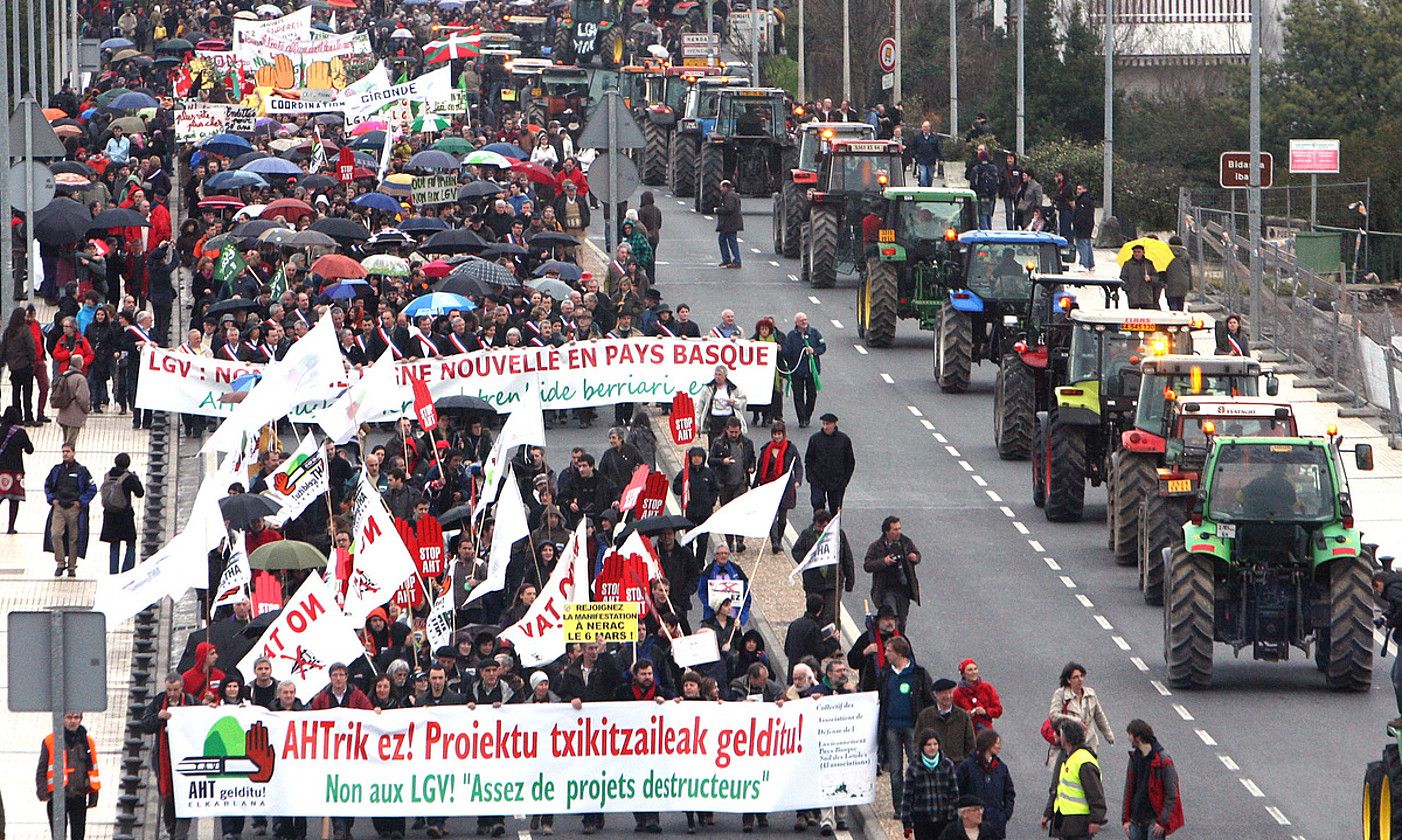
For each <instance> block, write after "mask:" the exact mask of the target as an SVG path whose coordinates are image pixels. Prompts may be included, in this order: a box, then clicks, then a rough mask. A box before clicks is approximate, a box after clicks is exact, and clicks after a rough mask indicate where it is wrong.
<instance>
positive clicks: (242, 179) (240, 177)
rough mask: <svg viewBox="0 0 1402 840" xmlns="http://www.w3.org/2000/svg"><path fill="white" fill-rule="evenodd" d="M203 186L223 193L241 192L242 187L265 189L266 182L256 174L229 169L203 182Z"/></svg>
mask: <svg viewBox="0 0 1402 840" xmlns="http://www.w3.org/2000/svg"><path fill="white" fill-rule="evenodd" d="M204 183H205V186H207V187H209V188H210V189H212V190H218V191H220V192H223V191H224V190H241V189H243V188H244V187H266V186H267V185H268V182H267V181H265V180H263V176H262V175H259V174H258V173H257V172H247V171H244V170H239V169H229V170H225V171H224V172H220V173H218V174H216V175H213V176H211V177H210V178H209V180H207V181H205V182H204Z"/></svg>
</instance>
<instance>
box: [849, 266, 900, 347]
mask: <svg viewBox="0 0 1402 840" xmlns="http://www.w3.org/2000/svg"><path fill="white" fill-rule="evenodd" d="M899 285H900V274H899V273H898V271H897V269H896V266H895V265H893V264H891V263H888V262H882V261H880V260H867V273H866V278H865V279H864V280H863V281H862V287H861V288H862V292H863V294H862V295H861V297H862V299H861V300H859V301H858V302H857V308H858V309H859V310H861V312H862V314H864V315H865V316H866V318H865V323H863V319H862V318H860V317H859V318H858V319H857V323H858V324H859V325H860V326H861V327H863V328H864V330H865V332H866V343H867V346H868V347H890V346H891V345H892V344H894V343H895V341H896V319H897V317H898V314H897V312H896V306H897V298H898V297H899V295H900V289H899V288H898V287H899Z"/></svg>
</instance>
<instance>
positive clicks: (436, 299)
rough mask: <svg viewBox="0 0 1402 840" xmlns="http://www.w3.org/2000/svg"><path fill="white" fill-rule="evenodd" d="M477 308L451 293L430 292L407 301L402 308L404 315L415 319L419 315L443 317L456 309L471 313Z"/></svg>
mask: <svg viewBox="0 0 1402 840" xmlns="http://www.w3.org/2000/svg"><path fill="white" fill-rule="evenodd" d="M476 308H477V304H475V303H473V302H472V301H470V300H468V299H467V298H465V297H463V296H462V295H455V294H453V293H452V292H430V293H429V294H426V295H423V296H421V297H416V298H414V299H413V300H411V301H409V305H408V306H406V307H404V314H405V315H408V316H409V317H410V318H417V317H419V316H420V315H443V314H446V313H448V312H451V311H452V310H454V309H456V310H458V311H460V312H471V311H472V310H474V309H476Z"/></svg>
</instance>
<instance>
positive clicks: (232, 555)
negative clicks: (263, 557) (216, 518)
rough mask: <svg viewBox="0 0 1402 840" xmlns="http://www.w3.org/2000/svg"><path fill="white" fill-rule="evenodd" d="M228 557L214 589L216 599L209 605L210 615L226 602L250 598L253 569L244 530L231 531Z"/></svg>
mask: <svg viewBox="0 0 1402 840" xmlns="http://www.w3.org/2000/svg"><path fill="white" fill-rule="evenodd" d="M227 552H228V558H227V559H226V560H225V562H224V574H222V575H220V576H219V586H218V587H217V588H216V589H215V590H214V599H213V600H212V601H211V603H210V605H209V615H210V617H211V618H213V617H214V611H215V610H217V609H219V608H220V607H222V606H224V605H225V604H237V603H240V602H242V601H247V600H248V587H249V585H250V584H252V583H253V569H251V568H250V567H249V565H248V551H247V549H246V547H245V544H244V541H243V532H242V531H230V532H229V545H228V548H227Z"/></svg>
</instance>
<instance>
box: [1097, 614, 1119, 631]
mask: <svg viewBox="0 0 1402 840" xmlns="http://www.w3.org/2000/svg"><path fill="white" fill-rule="evenodd" d="M1095 623H1096V624H1099V625H1100V629H1101V630H1114V629H1115V625H1113V624H1111V623H1110V619H1108V618H1106V617H1105V616H1103V615H1097V616H1095Z"/></svg>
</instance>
